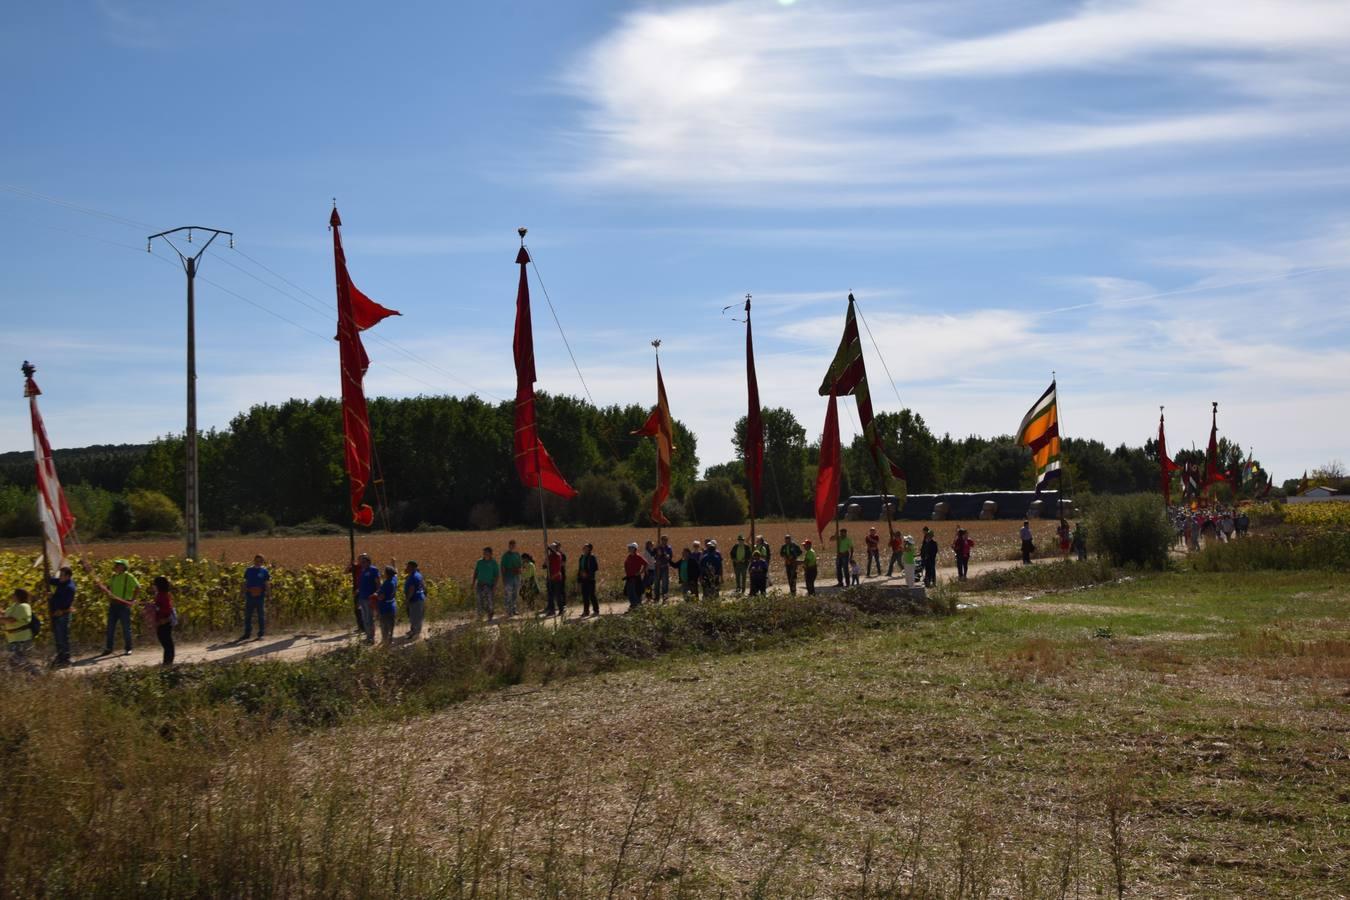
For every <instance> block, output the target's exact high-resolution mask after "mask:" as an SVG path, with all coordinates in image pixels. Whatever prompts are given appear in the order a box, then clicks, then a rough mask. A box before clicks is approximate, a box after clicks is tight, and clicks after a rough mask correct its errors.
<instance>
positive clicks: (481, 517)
mask: <svg viewBox="0 0 1350 900" xmlns="http://www.w3.org/2000/svg"><path fill="white" fill-rule="evenodd" d="M501 521H502V517H501V516H500V515H499V514H498V513H497V504H495V503H493V502H492V501H491V500H479V501H478V502H477V503H475V504H474V505H473V506H472V507H470V508H469V524H470V525H472V526H473V527H474V528H476V529H478V530H479V531H491V530H492V529H494V528H496V527H497V526H498V525H500V524H501Z"/></svg>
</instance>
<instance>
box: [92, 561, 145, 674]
mask: <svg viewBox="0 0 1350 900" xmlns="http://www.w3.org/2000/svg"><path fill="white" fill-rule="evenodd" d="M127 568H128V567H127V561H126V560H125V559H115V560H113V577H111V578H109V579H108V583H107V584H105V585H100V587H101V588H102V590H103V593H105V594H107V595H108V631H107V635H106V636H105V637H104V639H103V653H102V654H100V655H102V656H107V655H108V654H110V653H112V652H113V638H114V637H115V636H116V635H117V628H118V626H119V625H120V626H121V628H122V642H123V643H124V644H125V645H126V650H125V652H123V654H122V655H123V656H130V655H131V608H132V607H133V606H135V605H136V598H137V597H138V596H139V594H140V592H141V583H140V582H139V581H137V580H136V578H135V577H134V576H133V575H132V574H131V573H130V572H128V571H127Z"/></svg>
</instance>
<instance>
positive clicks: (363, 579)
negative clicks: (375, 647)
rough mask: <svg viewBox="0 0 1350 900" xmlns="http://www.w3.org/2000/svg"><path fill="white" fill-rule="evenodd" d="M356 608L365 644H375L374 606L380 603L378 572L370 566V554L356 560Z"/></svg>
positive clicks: (362, 555)
mask: <svg viewBox="0 0 1350 900" xmlns="http://www.w3.org/2000/svg"><path fill="white" fill-rule="evenodd" d="M356 567H357V570H358V571H357V574H356V607H357V609H358V611H359V614H360V616H361V631H362V633H363V634H365V636H366V643H367V644H373V643H375V604H377V603H379V602H380V570H379V569H377V568H375V567H374V566H372V565H371V564H370V554H369V553H362V554H361V555H360V556H358V557H357V558H356Z"/></svg>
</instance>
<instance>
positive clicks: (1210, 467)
mask: <svg viewBox="0 0 1350 900" xmlns="http://www.w3.org/2000/svg"><path fill="white" fill-rule="evenodd" d="M1212 416H1213V418H1211V419H1210V425H1209V447H1208V448H1206V450H1205V481H1204V484H1202V485H1201V488H1202V489H1203V490H1204V491H1206V492H1207V493H1209V494H1210V499H1213V492H1212V491H1211V490H1210V489H1211V488H1212V487H1213V486H1214V485H1216V484H1219V483H1220V482H1225V481H1228V475H1227V474H1226V473H1225V472H1224V471H1223V470H1222V469H1220V468H1219V402H1218V401H1217V400H1216V401H1214V410H1213V413H1212Z"/></svg>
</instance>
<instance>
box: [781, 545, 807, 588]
mask: <svg viewBox="0 0 1350 900" xmlns="http://www.w3.org/2000/svg"><path fill="white" fill-rule="evenodd" d="M778 555H779V556H781V557H782V558H783V571H784V573H786V575H787V583H788V592H789V593H791V594H792V595H793V596H796V594H797V563H798V561H799V560H800V559H801V556H802V548H801V547H800V546H798V544H797V542H796V541H794V540H793V539H792V535H790V534H785V535H783V546H781V547H779V548H778Z"/></svg>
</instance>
